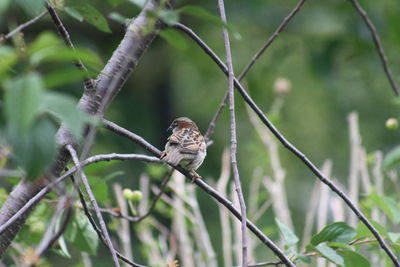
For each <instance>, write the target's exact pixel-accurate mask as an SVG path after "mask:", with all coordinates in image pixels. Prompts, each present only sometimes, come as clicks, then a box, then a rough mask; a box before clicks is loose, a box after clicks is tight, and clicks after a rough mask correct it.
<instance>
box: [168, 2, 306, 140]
mask: <svg viewBox="0 0 400 267" xmlns="http://www.w3.org/2000/svg"><path fill="white" fill-rule="evenodd" d="M305 1H306V0H300V1H299V2H298V3H297V5H296V6H295V7H294V8H293V9H292V11H290V13H289V14H288V15H287V16H286V17H285V18H284V19H283V21H282V23H281V24H280V25H279V26H278V28H277V29H276V30H275V32H274V33H273V34H272V35H271V36H270V37H269V38H268V40H267V41H266V42H265V43H264V44H263V45H262V46H261V48H260V49H259V50H258V51H257V53H256V54H255V55H254V56H253V57H252V58H251V59H250V61H249V63H247V65H246V67H244V69H243V70H242V73H240V75H239V77H238V80H239V81H241V80H242V79H243V78H244V77H245V76H246V75H247V73H248V72H249V70H250V69H251V68H252V67H253V65H254V63H256V61H257V60H258V58H259V57H260V56H261V55H262V54H264V52H265V51H266V50H267V48H268V47H269V46H270V45H271V44H272V42H273V41H274V40H275V39H276V38H277V37H278V36H279V34H280V33H281V32H282V31H283V29H284V28H285V27H286V26H287V25H288V24H289V22H290V21H291V20H292V19H293V17H294V16H295V15H296V13H297V12H298V11H299V10H300V8H301V7H302V6H303V4H304V2H305ZM181 26H182V25H176V26H175V27H176V28H178V29H180V30H183V29H182V28H180V27H181ZM228 96H229V90H227V91H226V93H225V95H224V97H223V98H222V100H221V103H220V105H219V107H218V109H217V111H216V112H215V114H214V116H213V118H212V119H211V122H210V124H209V126H208V129H207V132H206V134H205V135H204V137H205V138H206V140H208V139H209V138H210V136H211V135H212V134H213V133H214V128H215V126H216V123H217V120H218V118H219V116H220V115H221V112H222V110H223V109H224V107H225V105H226V101H227V100H228Z"/></svg>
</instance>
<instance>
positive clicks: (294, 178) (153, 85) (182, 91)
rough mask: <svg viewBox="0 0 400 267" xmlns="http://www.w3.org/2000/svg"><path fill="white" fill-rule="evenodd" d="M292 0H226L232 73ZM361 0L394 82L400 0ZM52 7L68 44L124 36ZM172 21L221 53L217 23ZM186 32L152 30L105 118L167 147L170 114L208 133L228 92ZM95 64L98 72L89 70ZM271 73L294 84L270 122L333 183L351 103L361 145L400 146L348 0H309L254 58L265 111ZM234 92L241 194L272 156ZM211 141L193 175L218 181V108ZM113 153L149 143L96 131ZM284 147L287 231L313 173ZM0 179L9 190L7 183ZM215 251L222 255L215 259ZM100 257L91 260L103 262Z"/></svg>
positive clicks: (128, 10) (100, 5) (301, 209)
mask: <svg viewBox="0 0 400 267" xmlns="http://www.w3.org/2000/svg"><path fill="white" fill-rule="evenodd" d="M16 2H23V1H22V0H21V1H15V2H13V1H5V0H1V2H0V32H1V33H7V32H8V31H9V28H10V27H11V28H12V27H13V25H18V24H21V23H23V22H25V21H26V20H28V19H30V18H31V15H32V14H30V12H32V11H33V10H32V9H29V7H28V8H27V10H22V8H21V5H18V4H17V3H16ZM88 2H89V3H90V4H91V5H93V6H95V7H96V8H97V9H98V10H99V11H100V12H101V13H102V14H103V15H104V16H106V17H107V18H108V15H109V14H110V13H111V12H118V13H120V14H122V15H123V16H125V17H128V18H131V17H134V16H136V15H137V14H138V11H139V9H138V8H136V7H135V6H134V5H132V4H131V3H128V2H124V3H122V4H120V5H118V6H117V7H112V6H111V5H110V4H109V3H108V2H107V1H101V0H98V1H88ZM7 3H9V4H8V5H7ZM296 3H297V1H293V0H291V1H289V0H268V1H265V0H264V1H261V0H251V1H238V0H230V1H226V12H227V19H228V24H229V25H231V26H232V27H233V29H234V31H235V32H237V33H238V34H235V37H234V36H232V34H231V44H232V55H233V63H234V71H235V74H239V73H240V72H241V71H242V69H243V67H244V66H245V65H246V64H247V62H248V60H249V59H250V58H251V57H252V56H253V54H254V53H255V52H256V51H257V50H258V49H259V47H260V46H261V45H262V44H263V43H264V42H265V40H266V39H267V38H268V37H269V36H270V35H271V34H272V33H273V32H274V31H275V29H276V28H277V27H278V25H279V24H280V23H281V22H282V20H283V18H284V17H285V16H286V15H287V14H288V13H289V12H290V10H291V9H292V8H293V7H294V6H295V5H296ZM189 4H190V5H197V6H201V7H203V8H204V9H206V10H208V11H209V12H210V13H213V14H215V15H217V14H218V10H217V5H216V1H215V0H213V1H210V0H202V1H177V7H181V6H185V5H189ZM361 4H362V5H363V6H364V8H365V9H366V10H367V12H368V14H369V16H370V18H371V19H372V20H373V22H374V23H375V25H376V28H377V31H378V32H379V34H380V37H381V40H382V43H383V46H384V48H385V51H386V54H387V57H388V59H389V64H390V67H391V68H392V71H393V73H394V75H395V78H396V79H397V80H399V79H398V77H399V73H400V64H399V62H400V52H399V51H400V19H399V14H400V5H399V4H398V2H397V1H395V0H381V1H362V2H361ZM60 14H61V17H62V20H63V22H64V24H65V25H66V27H67V29H68V31H69V33H70V36H71V39H72V41H73V42H74V44H75V45H76V46H80V47H86V48H88V49H90V50H92V51H94V52H95V53H97V54H98V55H99V56H100V57H101V58H102V60H103V62H104V63H105V62H107V60H108V59H109V57H110V56H111V55H112V53H113V51H114V49H115V48H116V47H117V45H118V43H119V41H120V40H121V38H122V36H123V34H124V26H123V25H121V24H120V23H118V22H116V21H114V20H112V19H109V18H108V22H109V25H110V28H111V30H112V33H104V32H101V31H99V30H97V29H95V28H94V27H93V26H92V25H90V24H88V23H85V22H83V23H80V22H78V21H77V20H75V19H73V18H71V17H70V16H68V15H67V14H65V13H63V12H60ZM180 20H181V22H183V23H184V24H186V25H188V26H190V27H191V28H192V29H194V31H195V32H196V33H198V35H200V36H201V37H202V38H204V40H205V41H206V42H207V43H208V44H209V46H211V47H212V48H213V49H214V51H216V52H217V54H218V55H219V56H220V57H221V58H224V50H223V38H222V31H221V28H220V27H218V26H216V25H214V24H212V23H210V22H209V21H206V20H202V19H199V18H194V17H190V16H185V15H184V16H182V17H181V19H180ZM44 30H47V31H54V30H55V29H54V26H53V25H52V23H51V21H50V19H49V17H48V16H46V17H45V18H43V19H41V20H40V21H39V22H38V23H36V24H35V25H33V26H31V27H30V28H28V29H27V30H25V31H24V39H25V42H26V43H27V44H28V45H29V43H30V42H32V40H34V39H35V38H36V37H37V36H38V35H39V34H40V33H41V32H42V31H44ZM182 37H183V38H184V39H186V41H185V43H186V46H187V47H186V49H184V50H179V49H176V48H174V47H172V46H171V45H169V44H168V43H167V42H166V41H165V40H164V39H162V38H160V37H157V38H156V40H155V41H154V42H153V43H152V45H151V47H149V49H148V51H147V52H146V53H145V55H144V56H143V58H142V59H141V60H140V62H139V65H138V66H137V68H136V69H135V70H134V72H133V74H132V75H131V77H130V78H129V80H128V81H127V83H126V84H125V86H124V87H123V89H122V90H121V92H120V94H119V95H118V96H117V97H116V98H115V100H114V101H113V103H112V104H111V106H110V107H109V109H108V110H107V113H106V116H105V117H106V118H107V119H109V120H111V121H114V122H116V123H118V124H119V125H121V126H123V127H125V128H127V129H129V130H131V131H133V132H135V133H136V134H139V135H140V136H142V137H144V138H145V139H146V140H147V141H149V142H150V143H152V144H154V145H155V146H156V147H158V148H159V149H162V148H163V146H164V144H165V141H166V138H167V136H168V133H167V132H166V129H167V127H168V126H169V124H170V123H171V121H172V120H173V119H174V118H176V117H180V116H187V117H190V118H191V119H193V120H194V121H195V122H196V123H197V124H198V126H199V127H200V129H201V131H202V132H203V133H204V132H205V131H206V129H207V127H208V124H209V122H210V120H211V118H212V116H213V115H214V113H215V111H216V109H217V108H218V106H219V103H220V101H221V99H222V97H223V95H224V93H225V91H226V90H227V78H226V76H225V75H224V74H223V73H222V72H221V71H220V70H219V68H218V67H217V66H216V65H215V64H214V63H213V62H212V61H211V60H210V59H209V57H208V56H206V55H205V54H204V53H203V52H202V50H201V49H200V48H199V47H198V46H197V45H196V44H195V43H194V42H192V41H191V40H189V39H188V38H186V36H184V35H182ZM51 68H54V66H52V67H49V66H47V67H46V66H44V67H42V68H41V69H40V71H41V72H42V73H46V72H47V71H49V70H50V69H51ZM93 73H94V74H96V70H93ZM278 78H285V79H287V80H288V81H290V84H291V88H290V91H289V93H288V94H287V95H285V97H284V103H283V107H282V109H281V110H280V112H279V114H275V115H274V116H273V121H274V122H275V123H276V126H277V128H278V129H279V130H280V131H281V132H282V133H283V134H284V136H285V137H287V139H288V140H289V141H290V142H292V143H293V144H294V145H295V146H297V147H298V148H299V149H300V150H301V151H303V152H304V154H305V155H307V156H308V157H309V158H310V159H311V160H312V161H313V162H314V163H315V164H316V165H317V166H321V165H322V163H323V162H324V161H325V160H326V159H332V160H333V176H334V177H336V178H337V179H338V180H339V181H340V182H341V183H343V184H346V180H347V177H348V174H349V157H350V156H349V151H350V150H349V137H348V125H347V115H348V114H349V113H350V112H352V111H357V112H358V113H359V121H360V132H361V135H362V143H363V145H364V146H365V147H366V148H367V150H368V151H367V152H373V151H376V150H381V151H383V152H384V153H386V152H388V151H389V150H390V149H391V148H393V147H394V146H396V145H397V144H398V140H399V139H398V131H389V130H387V129H386V128H385V127H384V124H385V121H386V119H388V118H389V117H396V118H397V117H398V112H399V106H398V104H396V103H395V97H394V93H393V91H392V89H391V87H390V85H389V82H388V80H387V78H386V76H385V74H384V72H383V69H382V66H381V63H380V60H379V58H378V56H377V52H376V50H375V47H374V45H373V42H372V39H371V36H370V33H369V32H368V30H367V28H366V26H365V24H364V22H363V21H362V19H361V17H360V16H359V15H358V14H357V13H356V12H355V10H354V8H353V6H352V5H351V3H350V1H345V0H343V1H333V0H325V1H307V2H306V3H305V4H304V6H303V7H302V9H301V10H300V12H299V13H298V14H297V15H296V17H295V18H294V19H293V20H292V21H291V22H290V23H289V25H288V26H287V27H286V28H285V30H284V31H283V32H282V33H281V34H280V36H279V37H278V38H277V39H276V40H275V41H274V43H273V44H272V45H271V46H270V48H268V50H267V51H266V53H265V54H264V55H263V56H262V57H261V58H260V59H259V60H258V61H257V62H256V64H255V66H254V68H253V69H251V71H250V72H249V73H248V75H247V76H246V78H245V79H244V81H243V84H244V85H245V87H246V88H247V90H248V91H249V92H250V95H251V96H252V97H253V99H254V100H255V101H256V103H257V104H258V105H259V106H260V107H261V108H262V109H263V111H264V112H266V114H267V115H268V111H269V110H270V108H271V105H272V103H273V102H274V100H275V99H276V97H277V95H276V93H275V92H274V83H275V82H276V80H277V79H278ZM54 90H57V91H62V92H64V93H67V94H70V95H73V96H74V97H76V98H79V97H80V96H81V94H82V85H81V83H80V82H76V83H74V84H68V85H65V86H62V87H59V88H56V89H54ZM235 101H236V117H237V125H238V129H237V130H238V165H239V171H240V176H241V180H242V185H243V188H244V192H245V195H246V197H248V190H249V187H248V184H249V181H250V179H251V178H252V177H253V175H254V169H255V168H257V167H261V168H262V169H263V170H264V172H265V173H267V174H268V173H269V172H270V167H269V158H268V155H267V153H266V151H265V148H264V146H263V145H262V143H261V141H260V139H259V137H258V135H257V133H256V132H255V130H254V129H253V127H252V125H251V123H250V122H249V119H248V115H247V113H246V110H245V106H244V105H245V104H244V102H243V100H242V98H241V97H240V96H239V95H237V96H236V98H235ZM212 140H213V141H214V144H213V145H212V146H210V147H209V149H208V156H207V158H206V160H205V162H204V163H203V165H202V166H201V167H200V169H199V173H200V174H201V175H202V176H203V177H204V178H206V179H211V180H214V181H216V179H217V178H218V176H219V174H220V168H221V156H222V151H223V149H224V148H225V147H228V146H229V140H230V131H229V113H228V109H226V108H225V110H224V111H223V113H222V116H221V119H220V120H219V122H218V124H217V127H216V129H215V134H214V135H213V137H212ZM111 152H117V153H144V152H145V151H144V150H143V149H141V148H140V147H138V146H137V145H135V144H132V143H131V142H129V141H128V140H125V139H124V138H121V137H119V136H116V135H115V134H113V133H111V132H108V131H106V130H104V129H100V130H99V132H98V134H97V139H96V142H95V145H94V146H93V149H92V154H99V153H111ZM280 156H281V159H282V165H283V167H284V169H285V170H286V172H287V179H286V185H287V187H286V188H287V194H288V198H289V206H290V209H291V212H292V215H293V219H294V225H295V230H297V231H298V232H299V233H300V232H301V231H302V229H303V227H304V216H305V213H306V211H307V203H308V196H309V195H310V194H311V190H312V185H313V183H314V181H315V177H314V176H313V175H312V174H311V172H310V171H309V170H308V169H307V168H306V167H305V166H304V165H303V164H302V163H300V161H299V160H298V159H297V158H295V157H294V156H293V155H292V154H291V153H290V152H288V151H287V150H286V149H284V148H283V147H282V146H280ZM147 168H148V166H146V165H145V164H143V163H138V162H133V161H127V162H122V163H118V164H113V165H112V167H111V168H108V169H105V170H103V173H99V174H98V175H99V176H100V177H102V176H106V175H107V174H109V173H112V172H114V171H116V170H123V171H124V174H123V175H121V176H119V177H118V178H115V179H114V180H113V181H119V182H121V183H122V184H123V185H124V186H126V187H130V188H137V186H138V177H139V175H140V174H141V173H143V172H144V171H146V170H147ZM4 186H5V187H8V188H9V187H10V185H8V184H4ZM388 190H390V189H388ZM197 192H198V195H199V199H200V200H199V201H200V203H201V209H202V211H203V212H204V213H205V214H207V219H206V223H207V226H208V229H209V231H210V233H211V236H212V237H214V240H212V241H213V245H214V248H216V249H217V251H218V250H219V249H220V242H221V237H220V234H219V233H220V229H219V224H218V223H215V221H217V220H218V218H219V217H218V212H217V208H216V205H215V204H214V201H213V200H211V199H210V198H209V197H208V196H207V195H206V194H204V193H203V192H201V191H200V190H197ZM272 218H273V216H272V214H271V212H268V213H267V215H265V216H264V217H263V218H262V219H261V220H260V221H259V224H260V225H262V226H263V227H266V226H268V225H270V224H271V223H272V222H273V219H272ZM274 234H275V235H276V233H274ZM102 249H103V248H102ZM260 253H265V251H264V252H262V251H261V252H260ZM100 255H101V254H100ZM103 255H104V253H103ZM261 255H262V254H261ZM98 257H101V256H98ZM139 259H140V258H139ZM218 259H219V260H220V261H221V260H222V258H221V257H220V256H219V258H218ZM104 264H105V265H100V263H99V265H96V266H108V265H107V263H104Z"/></svg>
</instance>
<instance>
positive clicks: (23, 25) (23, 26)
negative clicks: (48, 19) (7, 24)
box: [0, 11, 47, 44]
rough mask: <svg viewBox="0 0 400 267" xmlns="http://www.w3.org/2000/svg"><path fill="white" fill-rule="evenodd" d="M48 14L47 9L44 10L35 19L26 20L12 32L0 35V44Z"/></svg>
mask: <svg viewBox="0 0 400 267" xmlns="http://www.w3.org/2000/svg"><path fill="white" fill-rule="evenodd" d="M46 14H47V11H43V12H42V13H40V14H39V15H37V16H36V17H34V18H33V19H31V20H29V21H27V22H25V23H24V24H21V25H19V26H18V27H17V28H15V29H14V30H12V31H11V32H9V33H7V34H6V35H4V36H0V44H3V43H4V42H5V41H6V40H8V39H10V38H11V37H12V36H13V35H15V34H17V33H19V32H20V31H22V30H24V29H25V28H27V27H29V26H31V25H32V24H34V23H36V22H37V21H38V20H40V19H41V18H42V17H44V16H45V15H46Z"/></svg>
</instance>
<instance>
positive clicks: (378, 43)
mask: <svg viewBox="0 0 400 267" xmlns="http://www.w3.org/2000/svg"><path fill="white" fill-rule="evenodd" d="M349 1H350V2H351V3H352V4H353V6H354V8H355V9H356V11H357V12H358V14H359V15H360V16H361V17H362V19H363V20H364V22H365V24H366V25H367V28H368V30H369V32H370V33H371V37H372V40H373V41H374V45H375V49H376V51H377V52H378V56H379V59H380V60H381V63H382V67H383V70H384V72H385V74H386V76H387V78H388V80H389V83H390V86H391V87H392V89H393V91H394V94H395V95H396V96H399V95H400V88H399V85H398V84H397V82H396V80H395V78H394V77H393V74H392V71H391V70H390V68H389V63H388V59H387V57H386V54H385V51H384V50H383V46H382V43H381V39H380V38H379V34H378V32H377V31H376V28H375V25H374V23H373V22H372V21H371V19H370V18H369V17H368V14H367V12H366V11H365V10H364V9H363V8H362V6H361V5H360V3H359V2H358V1H357V0H349Z"/></svg>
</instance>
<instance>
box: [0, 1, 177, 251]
mask: <svg viewBox="0 0 400 267" xmlns="http://www.w3.org/2000/svg"><path fill="white" fill-rule="evenodd" d="M174 2H175V1H169V3H168V6H172V5H173V4H174ZM157 8H159V1H157V0H151V1H149V2H148V3H147V5H146V6H145V8H144V9H143V10H142V12H141V13H140V14H139V16H138V17H137V18H135V19H134V20H133V21H132V22H131V23H130V24H129V25H128V27H127V30H126V33H125V36H124V37H123V39H122V41H121V42H120V44H119V46H118V48H117V49H116V50H115V51H114V53H113V55H112V56H111V58H110V59H109V61H108V62H107V64H106V66H105V67H104V69H103V70H102V71H101V73H100V74H99V76H98V77H97V80H96V83H95V92H94V93H91V92H85V93H84V94H83V95H82V97H81V99H80V100H79V104H78V107H79V108H80V109H81V110H83V111H84V112H87V113H89V114H91V115H97V116H100V117H101V116H102V115H103V114H104V111H105V109H106V108H107V107H108V105H109V104H110V103H111V101H112V100H113V98H114V97H115V96H116V95H117V94H118V92H119V91H120V89H121V88H122V86H123V85H124V83H125V81H126V80H127V79H128V77H129V75H130V74H131V73H132V71H133V70H134V68H135V67H136V65H137V63H138V61H139V59H140V58H141V56H142V55H143V53H144V52H145V51H146V49H147V47H148V46H149V45H150V43H151V42H152V40H153V39H154V37H155V36H156V35H157V33H158V31H159V29H160V28H161V27H162V25H163V24H162V22H161V21H156V22H155V23H154V22H153V21H151V20H149V19H147V17H146V12H147V11H148V10H155V9H157ZM149 29H150V31H149ZM57 144H58V146H59V153H58V156H57V159H56V161H55V164H54V166H53V168H52V170H51V172H49V173H48V174H46V175H45V176H46V177H56V176H59V174H60V172H61V171H62V170H64V168H65V166H66V164H67V163H68V161H69V160H70V158H69V156H67V153H66V152H65V145H67V144H73V145H74V146H75V147H77V148H78V147H79V144H75V143H74V141H73V139H72V138H71V137H70V134H69V133H68V131H67V130H66V129H65V128H64V127H61V128H60V130H59V131H58V133H57ZM45 180H46V179H41V180H39V181H37V182H35V183H30V182H27V181H21V182H20V183H19V184H18V185H17V186H16V187H15V189H14V190H13V191H12V192H11V193H10V196H9V198H8V199H7V201H6V202H5V203H4V205H3V206H2V207H1V209H0V225H2V224H3V223H5V222H6V221H7V220H8V219H9V218H10V217H11V216H13V215H14V214H15V212H16V211H18V210H19V209H20V208H21V207H22V206H23V205H24V204H25V203H26V202H27V201H28V200H29V199H30V198H32V196H34V195H35V194H36V193H37V192H38V191H39V190H40V189H42V188H43V186H44V185H45V182H44V181H45ZM29 212H30V211H29ZM29 212H27V213H26V214H24V216H23V217H21V218H20V219H19V220H18V221H17V222H16V223H14V224H13V225H12V226H10V227H9V228H8V229H7V230H6V231H5V232H4V233H3V234H1V235H0V257H1V256H2V255H3V254H4V252H5V250H6V249H7V248H8V246H9V245H10V243H11V242H12V240H13V239H14V238H15V236H16V234H17V233H18V231H19V230H20V228H21V226H22V225H23V224H24V222H25V219H26V217H27V216H28V215H29Z"/></svg>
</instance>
